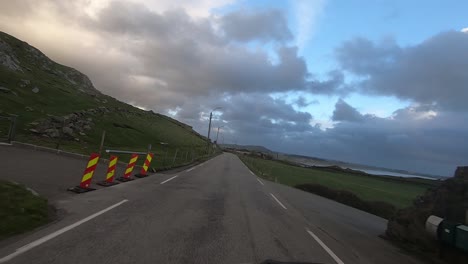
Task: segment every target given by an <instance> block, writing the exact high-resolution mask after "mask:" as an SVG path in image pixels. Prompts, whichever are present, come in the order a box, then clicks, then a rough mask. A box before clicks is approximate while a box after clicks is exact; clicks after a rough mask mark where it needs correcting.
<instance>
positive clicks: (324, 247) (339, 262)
mask: <svg viewBox="0 0 468 264" xmlns="http://www.w3.org/2000/svg"><path fill="white" fill-rule="evenodd" d="M306 231H307V233H309V235H311V236H312V237H313V238H314V239H315V241H317V243H319V244H320V246H322V248H323V249H325V251H326V252H327V253H328V254H329V255H330V256H331V257H332V258H333V259H334V260H335V261H336V263H338V264H344V262H343V261H342V260H341V259H340V258H339V257H338V256H337V255H335V253H333V251H332V250H331V249H330V248H329V247H327V245H325V243H323V242H322V240H320V238H318V236H316V235H315V234H314V233H312V231H310V230H309V229H306Z"/></svg>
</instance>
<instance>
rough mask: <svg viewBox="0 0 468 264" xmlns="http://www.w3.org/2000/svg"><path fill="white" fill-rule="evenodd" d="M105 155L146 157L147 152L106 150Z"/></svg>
mask: <svg viewBox="0 0 468 264" xmlns="http://www.w3.org/2000/svg"><path fill="white" fill-rule="evenodd" d="M106 153H118V154H138V155H146V154H148V153H147V152H136V151H128V150H117V149H106Z"/></svg>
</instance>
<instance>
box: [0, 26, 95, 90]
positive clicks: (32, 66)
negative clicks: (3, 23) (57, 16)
mask: <svg viewBox="0 0 468 264" xmlns="http://www.w3.org/2000/svg"><path fill="white" fill-rule="evenodd" d="M0 65H2V66H5V67H6V68H8V69H9V70H11V71H14V72H21V73H24V72H38V71H42V72H46V73H48V74H52V75H55V76H57V77H60V78H63V79H65V80H67V81H68V82H69V83H70V84H71V85H72V86H74V87H75V88H77V89H80V90H82V91H83V92H86V93H88V94H93V95H97V94H100V92H99V91H98V90H97V89H96V88H94V86H93V84H92V82H91V81H90V80H89V78H88V77H87V76H86V75H84V74H83V73H81V72H79V71H77V70H75V69H73V68H70V67H66V66H63V65H60V64H58V63H56V62H54V61H52V60H51V59H49V58H48V57H47V56H46V55H44V53H42V52H41V51H40V50H38V49H36V48H34V47H32V46H30V45H29V44H28V43H26V42H23V41H20V40H18V39H16V38H14V37H12V36H10V35H8V34H6V33H3V32H0Z"/></svg>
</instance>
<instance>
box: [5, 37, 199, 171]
mask: <svg viewBox="0 0 468 264" xmlns="http://www.w3.org/2000/svg"><path fill="white" fill-rule="evenodd" d="M10 114H14V115H17V116H18V123H17V128H16V132H17V133H16V138H15V139H16V140H18V141H23V142H29V143H33V144H38V145H44V146H49V147H56V146H57V143H60V149H63V150H71V151H75V152H80V153H84V154H88V153H90V152H93V151H97V150H98V146H99V143H100V140H101V134H102V131H103V130H106V132H107V136H106V141H105V146H106V147H108V148H113V149H133V150H146V148H147V146H148V144H152V146H153V150H154V151H155V152H156V154H157V155H159V157H160V158H161V157H164V156H167V157H170V161H171V162H169V161H168V162H167V163H172V157H173V156H174V154H175V152H176V151H178V152H179V153H178V155H181V154H180V153H183V154H184V155H185V157H184V160H187V156H188V155H189V154H190V156H191V157H192V156H195V155H198V156H199V155H202V154H203V152H204V151H206V144H207V143H206V140H205V138H204V137H202V136H200V135H199V134H198V133H196V132H195V131H193V130H192V128H191V127H190V126H188V125H186V124H183V123H180V122H178V121H176V120H174V119H172V118H169V117H167V116H164V115H161V114H157V113H153V112H152V111H143V110H140V109H138V108H135V107H133V106H131V105H128V104H125V103H123V102H120V101H118V100H116V99H115V98H112V97H110V96H107V95H104V94H102V93H101V92H99V91H98V90H97V89H96V88H95V87H94V86H93V85H92V83H91V81H90V80H89V79H88V77H86V76H85V75H84V74H82V73H80V72H78V71H77V70H75V69H72V68H69V67H66V66H63V65H60V64H58V63H55V62H53V61H51V60H50V59H49V58H47V57H46V56H45V55H44V54H43V53H41V52H40V51H39V50H37V49H35V48H34V47H31V46H30V45H28V44H27V43H25V42H22V41H20V40H18V39H16V38H14V37H12V36H10V35H8V34H5V33H2V32H0V116H8V115H10ZM7 124H8V123H7V122H6V121H4V120H1V119H0V134H3V135H5V134H6V133H7ZM64 127H67V128H64ZM0 137H1V136H0ZM161 142H164V143H167V144H164V145H161V144H160V143H161ZM188 151H190V153H188ZM179 159H180V157H178V160H177V162H179ZM168 160H169V158H168ZM180 162H182V160H180Z"/></svg>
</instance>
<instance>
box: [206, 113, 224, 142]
mask: <svg viewBox="0 0 468 264" xmlns="http://www.w3.org/2000/svg"><path fill="white" fill-rule="evenodd" d="M218 109H221V107H216V108H215V109H213V110H211V112H210V123H209V124H208V142H207V143H208V145H207V147H208V149H209V148H210V145H211V139H210V134H211V118H213V112H214V111H216V110H218Z"/></svg>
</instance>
